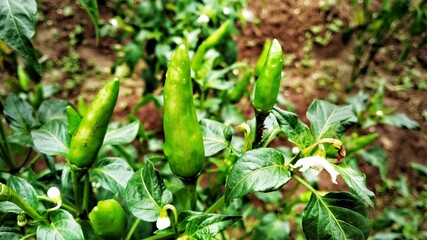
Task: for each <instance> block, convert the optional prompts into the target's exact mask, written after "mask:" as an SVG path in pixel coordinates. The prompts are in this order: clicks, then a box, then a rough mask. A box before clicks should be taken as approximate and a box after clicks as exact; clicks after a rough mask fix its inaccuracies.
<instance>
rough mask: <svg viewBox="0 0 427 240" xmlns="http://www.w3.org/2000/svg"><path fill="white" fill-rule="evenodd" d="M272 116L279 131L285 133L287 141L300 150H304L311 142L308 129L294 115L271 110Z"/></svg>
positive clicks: (276, 108)
mask: <svg viewBox="0 0 427 240" xmlns="http://www.w3.org/2000/svg"><path fill="white" fill-rule="evenodd" d="M273 114H274V116H275V117H276V119H277V122H278V123H279V126H280V129H281V130H282V131H283V133H285V135H286V137H287V138H288V140H289V141H290V142H292V143H294V144H295V145H296V146H297V147H299V148H300V149H305V148H306V147H308V146H310V145H311V143H312V142H313V137H312V136H311V132H310V129H309V128H308V127H307V125H305V124H304V123H303V122H301V121H300V120H298V116H297V115H296V114H295V113H291V112H288V111H285V110H282V109H280V108H278V107H274V108H273Z"/></svg>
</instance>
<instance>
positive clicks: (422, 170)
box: [411, 162, 427, 178]
mask: <svg viewBox="0 0 427 240" xmlns="http://www.w3.org/2000/svg"><path fill="white" fill-rule="evenodd" d="M411 167H412V169H414V170H415V171H416V172H417V173H418V174H419V175H420V176H423V177H425V178H427V166H426V165H423V164H419V163H416V162H411Z"/></svg>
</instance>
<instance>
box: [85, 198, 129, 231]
mask: <svg viewBox="0 0 427 240" xmlns="http://www.w3.org/2000/svg"><path fill="white" fill-rule="evenodd" d="M89 220H90V223H91V225H92V228H93V230H94V231H95V233H96V234H97V235H100V236H103V237H105V238H111V239H117V238H119V237H121V236H123V233H124V231H125V230H126V224H127V218H126V213H125V211H124V210H123V208H122V206H121V205H120V203H119V202H117V201H116V200H115V199H107V200H103V201H99V202H98V204H97V205H96V206H95V207H94V208H93V209H92V211H91V212H90V213H89Z"/></svg>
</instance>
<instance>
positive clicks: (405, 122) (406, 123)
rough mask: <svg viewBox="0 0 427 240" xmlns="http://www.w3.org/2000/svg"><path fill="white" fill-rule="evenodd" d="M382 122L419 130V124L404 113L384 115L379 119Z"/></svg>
mask: <svg viewBox="0 0 427 240" xmlns="http://www.w3.org/2000/svg"><path fill="white" fill-rule="evenodd" d="M381 122H382V123H385V124H389V125H392V126H395V127H398V128H405V129H414V130H420V129H421V128H420V125H419V124H418V123H417V122H416V121H414V120H412V119H410V118H409V117H408V116H406V114H404V113H396V114H393V115H386V116H384V118H383V119H382V121H381Z"/></svg>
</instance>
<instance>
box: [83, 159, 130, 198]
mask: <svg viewBox="0 0 427 240" xmlns="http://www.w3.org/2000/svg"><path fill="white" fill-rule="evenodd" d="M132 174H133V170H132V168H131V167H130V166H129V164H128V163H127V162H126V161H125V160H123V159H121V158H117V157H108V158H103V159H101V160H99V161H98V162H97V163H96V166H95V167H93V168H91V169H89V176H90V180H91V181H92V182H99V183H100V184H101V187H103V188H105V189H107V190H109V191H110V192H112V193H114V194H117V195H118V196H119V197H122V196H124V195H123V194H124V191H125V188H126V185H127V183H128V181H129V179H130V178H131V177H132Z"/></svg>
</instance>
